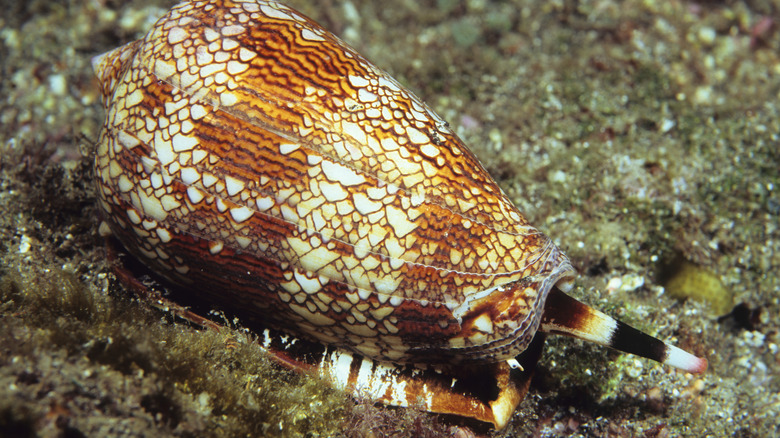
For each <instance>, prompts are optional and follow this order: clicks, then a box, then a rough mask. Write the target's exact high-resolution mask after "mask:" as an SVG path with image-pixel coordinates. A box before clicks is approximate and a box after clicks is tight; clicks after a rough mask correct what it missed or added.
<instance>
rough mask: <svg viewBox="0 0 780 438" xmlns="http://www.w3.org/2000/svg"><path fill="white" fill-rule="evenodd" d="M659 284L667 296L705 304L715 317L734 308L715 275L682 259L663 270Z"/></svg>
mask: <svg viewBox="0 0 780 438" xmlns="http://www.w3.org/2000/svg"><path fill="white" fill-rule="evenodd" d="M661 283H662V284H663V286H664V288H665V289H666V292H668V293H669V295H671V296H673V297H675V298H677V299H680V300H684V299H688V298H691V299H693V300H696V301H702V302H704V303H707V305H708V306H709V308H710V310H711V311H712V313H714V314H716V315H725V314H726V313H728V312H729V311H731V308H732V307H733V306H734V297H733V294H732V292H731V291H730V290H729V289H727V288H726V287H725V286H724V285H723V283H722V282H721V281H720V279H719V278H718V277H717V276H716V275H715V274H713V273H712V272H710V271H709V270H708V269H706V268H703V267H701V266H699V265H697V264H695V263H692V262H689V261H688V260H685V259H682V258H677V259H676V260H675V261H674V262H672V263H670V264H669V265H668V266H667V267H666V268H665V269H664V273H663V274H662V279H661Z"/></svg>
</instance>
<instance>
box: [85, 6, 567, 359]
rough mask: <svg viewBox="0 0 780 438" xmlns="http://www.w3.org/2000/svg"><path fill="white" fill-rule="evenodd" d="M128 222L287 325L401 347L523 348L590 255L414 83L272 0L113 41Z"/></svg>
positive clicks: (425, 350)
mask: <svg viewBox="0 0 780 438" xmlns="http://www.w3.org/2000/svg"><path fill="white" fill-rule="evenodd" d="M93 63H94V66H95V70H96V72H97V74H98V77H99V78H100V81H101V85H102V89H103V93H104V96H105V104H106V108H107V115H106V122H105V129H104V130H103V132H102V134H101V137H100V140H99V144H98V146H97V155H96V160H95V169H96V179H97V185H98V193H99V201H100V205H101V207H102V209H103V211H104V213H105V215H106V219H107V221H108V222H109V225H110V226H111V229H112V231H113V232H114V234H116V235H117V237H118V238H119V239H120V240H121V241H122V243H123V244H124V245H125V246H126V247H127V248H128V249H129V250H130V251H131V252H132V253H133V254H134V255H136V256H137V257H139V258H140V259H141V260H143V261H144V262H145V263H146V264H148V265H149V266H150V267H151V268H152V269H154V270H156V271H157V272H159V273H160V274H162V275H164V276H166V277H168V278H170V279H171V280H173V281H175V282H177V283H180V284H183V285H187V287H188V288H189V289H190V290H192V291H194V292H197V293H198V294H200V295H201V296H202V297H205V298H206V299H209V300H212V301H213V302H215V303H216V304H219V305H220V306H222V307H227V308H229V309H233V310H237V311H239V312H241V313H242V314H244V315H246V316H248V317H250V318H253V319H259V320H262V321H263V322H264V323H266V324H269V325H272V326H274V327H278V328H282V329H284V330H287V331H290V332H292V333H295V334H299V335H303V336H306V337H308V338H313V339H316V340H318V341H321V342H325V343H328V344H333V345H336V346H341V347H346V348H349V349H352V350H354V351H356V352H359V353H362V354H364V355H366V356H368V357H370V358H374V359H381V360H390V361H395V362H410V361H414V362H420V361H422V362H453V361H454V362H459V361H499V360H505V359H509V358H512V357H514V356H515V355H517V354H518V353H520V352H521V351H523V350H524V349H525V348H526V346H527V344H528V342H530V339H531V338H532V337H533V335H534V333H535V332H536V329H537V327H538V324H539V318H540V314H541V308H542V306H543V305H544V300H545V297H546V294H547V291H548V290H549V289H550V287H551V286H552V285H553V284H555V283H556V282H558V281H559V280H561V279H564V278H565V279H568V278H570V277H571V276H572V275H573V272H572V268H571V266H570V264H569V262H568V261H567V260H566V258H565V256H563V255H562V254H561V253H560V251H559V250H558V249H557V248H556V247H555V246H554V245H553V244H552V243H551V242H550V240H549V239H548V238H547V237H546V236H544V235H543V234H541V233H540V232H539V231H537V230H536V229H535V228H533V227H532V226H531V225H529V224H528V222H527V221H526V219H525V218H524V217H523V215H522V214H521V213H520V212H519V211H518V210H517V209H516V208H515V207H514V206H513V205H512V203H511V202H510V201H509V200H508V199H507V198H506V196H505V195H504V194H503V193H502V191H501V190H500V189H499V188H498V186H497V185H496V184H495V182H494V181H493V180H492V179H491V178H490V176H489V175H488V173H487V172H486V171H485V169H484V168H483V167H482V166H481V165H480V163H479V162H478V161H477V159H476V158H475V157H474V155H473V154H472V153H471V152H470V151H469V150H468V149H467V148H466V146H465V145H464V144H463V143H462V142H461V141H460V139H458V138H457V136H455V134H454V133H453V132H452V131H451V130H450V129H449V128H448V125H447V124H446V123H445V122H444V121H443V120H441V119H440V118H439V117H438V116H437V115H436V114H434V113H433V111H431V110H430V109H429V108H428V107H427V106H425V104H423V103H422V102H421V101H420V100H419V99H418V98H417V97H416V96H414V95H413V94H412V93H411V92H409V91H408V90H406V89H404V88H403V87H402V86H400V85H399V84H398V82H396V81H395V80H394V79H393V78H391V77H389V76H388V75H387V74H385V73H384V72H382V71H380V70H378V69H377V68H376V67H374V66H373V65H371V64H370V63H369V62H368V61H366V60H365V59H364V58H363V57H362V56H360V55H359V54H357V53H356V52H355V51H353V50H352V49H351V48H349V47H348V46H347V45H345V44H344V43H343V42H342V41H341V40H339V39H338V38H337V37H335V36H334V35H332V34H330V33H329V32H327V31H325V30H323V29H322V28H321V27H320V26H318V25H317V24H316V23H314V22H312V21H311V20H309V19H308V18H306V17H304V16H303V15H301V14H300V13H298V12H296V11H294V10H292V9H290V8H288V7H286V6H284V5H282V4H281V3H277V2H272V1H244V2H241V1H223V0H211V1H200V2H198V1H191V2H184V3H181V4H179V5H178V6H176V7H174V8H173V9H172V10H171V11H170V12H169V13H168V14H167V15H165V16H164V17H163V18H161V19H160V20H159V21H158V22H157V23H156V24H155V25H154V27H153V28H152V30H151V31H149V33H148V34H147V35H146V36H145V37H144V38H143V39H142V40H139V41H135V42H132V43H130V44H127V45H125V46H123V47H120V48H118V49H115V50H113V51H111V52H108V53H106V54H104V55H102V56H99V57H97V58H95V59H94V60H93Z"/></svg>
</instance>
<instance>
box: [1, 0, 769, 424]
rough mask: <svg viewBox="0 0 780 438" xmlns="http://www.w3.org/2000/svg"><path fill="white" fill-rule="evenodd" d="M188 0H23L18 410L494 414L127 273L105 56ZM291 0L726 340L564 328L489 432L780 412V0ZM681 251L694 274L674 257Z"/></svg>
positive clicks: (8, 362) (598, 248)
mask: <svg viewBox="0 0 780 438" xmlns="http://www.w3.org/2000/svg"><path fill="white" fill-rule="evenodd" d="M172 4H173V3H172V2H168V1H154V0H139V1H129V2H123V1H114V0H90V1H71V2H49V1H30V2H27V3H26V4H25V3H24V2H16V1H11V0H3V1H2V2H0V7H2V10H3V13H2V14H0V42H1V43H0V59H1V60H2V75H0V99H1V100H0V212H2V214H0V276H1V277H0V278H2V280H0V299H1V300H2V302H1V303H0V315H1V316H0V436H36V435H38V436H64V437H78V436H247V435H255V436H259V435H264V434H267V435H279V436H331V435H334V434H335V435H338V434H343V435H348V436H374V437H381V436H411V435H426V436H452V435H457V434H459V435H457V436H470V435H469V434H470V433H471V432H472V431H470V430H467V429H464V428H460V429H458V428H455V427H453V426H452V425H451V424H448V423H442V422H441V421H440V419H438V418H437V417H435V416H428V415H425V414H421V413H419V412H416V411H413V410H390V409H384V408H378V407H373V406H371V405H370V404H368V403H358V404H355V403H354V402H352V401H351V399H348V398H346V397H345V396H343V395H341V394H340V393H338V392H335V391H332V390H330V389H328V388H327V386H323V385H322V384H321V382H318V381H317V380H315V379H311V378H305V377H299V376H292V375H289V374H287V373H284V372H281V371H279V370H276V369H274V368H272V367H270V366H268V365H267V364H266V363H265V362H264V360H263V359H262V358H258V357H259V353H258V352H257V351H256V348H255V346H253V344H252V343H251V342H248V340H249V339H251V335H249V334H246V333H244V332H241V331H235V332H221V333H219V334H215V333H213V332H210V331H203V330H195V329H194V328H193V327H190V326H188V325H186V324H182V323H180V322H177V323H171V322H170V318H167V317H165V316H164V315H163V314H161V313H159V312H158V311H156V310H153V309H150V308H148V306H146V305H145V304H142V303H139V302H138V301H137V300H132V299H129V298H127V296H128V294H129V292H126V291H125V290H124V289H123V288H122V287H121V285H119V284H118V282H117V281H116V280H115V279H114V277H113V275H112V274H111V272H110V269H109V267H108V264H107V262H106V260H105V252H104V247H103V244H102V239H101V238H100V237H99V236H98V233H97V225H98V215H97V210H96V208H95V207H94V203H93V201H94V191H93V189H92V184H91V182H90V175H91V174H90V172H91V170H90V169H91V161H90V160H91V154H92V151H91V149H92V148H93V144H94V142H95V141H96V139H97V137H98V132H99V127H100V125H101V123H102V117H103V114H104V113H103V109H102V107H101V104H100V101H99V98H98V90H97V84H96V82H95V81H94V79H93V76H92V73H91V69H90V63H89V60H90V58H91V57H92V56H94V55H96V54H98V53H102V52H104V51H106V50H109V49H111V48H113V47H116V46H118V45H120V44H123V43H125V42H128V41H131V40H133V39H135V38H138V37H140V36H141V35H143V33H144V32H145V30H146V29H148V27H149V26H150V25H151V23H153V21H154V20H156V18H157V17H159V16H160V15H162V14H163V13H164V11H165V10H166V9H167V8H168V7H170V6H171V5H172ZM288 4H291V5H292V6H294V7H297V8H299V9H300V10H302V11H304V12H305V13H306V14H308V15H310V16H312V17H313V18H314V19H315V20H317V21H319V22H320V23H322V24H323V25H324V26H325V27H326V28H328V29H330V30H332V31H334V32H335V33H337V34H338V35H340V36H341V37H342V38H344V39H345V40H346V41H347V42H349V43H350V44H351V45H353V46H354V47H355V48H356V49H357V50H358V51H360V52H361V53H363V54H364V55H365V56H366V57H368V58H369V59H371V60H372V61H374V62H375V63H376V64H377V65H378V66H379V67H381V68H383V69H385V70H387V71H388V72H390V73H391V74H392V75H393V76H394V77H396V78H397V79H398V80H400V82H401V83H403V84H404V85H406V86H407V87H408V88H410V89H411V90H413V91H414V92H415V93H417V94H418V95H419V96H420V97H421V98H422V99H423V100H425V101H426V102H427V103H428V104H429V105H430V106H431V107H432V108H434V109H435V110H436V111H437V112H438V113H439V114H441V115H442V116H443V117H444V118H445V119H447V120H448V121H449V122H450V123H451V125H452V126H453V127H454V129H456V131H457V132H458V133H459V135H460V136H461V137H462V138H463V139H464V141H465V142H466V143H467V144H468V145H470V147H471V148H472V149H473V151H474V152H475V153H476V154H477V155H478V156H479V157H480V159H481V160H482V162H483V163H484V165H485V166H486V168H487V169H488V170H490V172H491V173H492V175H493V176H494V177H495V179H496V180H497V182H498V183H499V185H500V186H501V187H502V188H503V189H504V190H505V191H506V193H507V194H508V195H509V197H510V198H511V199H513V200H514V202H515V203H516V205H517V206H518V207H519V208H520V210H521V211H523V212H524V213H525V214H526V215H527V216H528V218H529V220H530V221H531V222H532V223H533V224H535V225H537V226H538V227H539V228H541V229H542V230H544V231H545V232H546V233H547V234H548V235H550V236H552V237H553V239H554V240H555V242H556V243H558V244H559V245H560V246H561V247H562V248H563V250H564V251H565V252H566V253H567V254H568V255H569V257H570V258H571V259H572V261H573V263H574V265H575V266H576V267H577V269H578V270H579V271H580V272H581V273H582V276H581V277H580V278H579V279H578V282H577V289H576V290H575V292H574V294H575V295H576V296H578V297H579V298H581V299H582V300H584V301H586V302H588V303H590V304H592V305H594V307H597V308H600V309H602V310H604V311H606V312H607V313H609V314H611V315H614V316H617V317H618V318H620V319H622V320H624V321H626V322H629V323H631V324H633V325H635V326H637V327H639V328H641V329H643V330H646V331H648V332H650V333H651V334H653V335H655V336H658V337H660V338H662V339H665V340H669V341H670V342H674V343H676V344H678V345H680V346H682V347H684V348H686V349H689V350H691V351H694V352H696V353H697V354H701V355H704V356H706V357H707V359H708V360H709V364H710V367H709V370H708V371H707V373H706V374H704V375H702V376H691V375H686V374H685V373H682V372H679V371H675V370H673V369H670V368H667V367H663V366H660V365H658V364H655V363H651V362H650V361H647V360H642V359H637V358H634V357H630V356H626V355H620V354H615V353H611V352H607V351H604V350H603V349H601V348H599V347H596V346H591V345H586V344H583V343H582V342H577V341H572V340H570V339H551V340H550V341H548V346H547V349H546V351H545V353H544V355H543V357H542V360H541V362H540V364H539V369H538V373H537V378H536V379H535V381H534V383H533V385H532V388H531V391H530V393H529V395H528V397H527V398H526V399H525V400H524V401H523V402H522V404H521V405H520V407H519V409H518V410H517V412H516V413H515V416H514V417H513V419H512V421H511V423H510V424H509V426H508V427H507V428H506V429H505V430H504V431H501V432H491V431H489V430H488V431H485V430H482V431H477V432H478V433H488V434H493V435H495V436H643V437H667V436H668V437H674V436H692V437H702V436H714V437H721V436H739V437H769V436H777V435H778V434H780V351H779V350H778V344H780V331H779V327H780V317H778V315H780V298H778V295H780V280H779V279H778V276H777V273H778V270H779V269H778V268H780V224H779V222H780V170H779V169H780V144H778V133H780V109H779V108H778V104H779V102H780V58H779V57H778V55H779V54H780V21H779V20H780V3H778V2H769V1H766V2H761V1H754V2H736V1H728V2H716V1H706V2H699V3H696V2H679V1H668V2H667V1H659V2H653V1H634V0H631V1H626V2H615V1H587V2H575V1H539V2H530V1H529V2H523V1H500V2H499V1H496V2H491V1H486V0H471V1H467V2H458V1H455V0H438V1H422V2H418V1H412V0H404V1H394V2H381V3H380V2H373V1H369V0H354V1H346V2H345V1H342V0H329V1H322V2H316V1H306V0H295V1H289V2H288ZM681 260H686V261H687V262H686V263H693V264H695V265H696V266H697V268H696V269H695V271H694V272H695V275H693V276H690V277H689V278H686V280H687V281H688V283H689V284H691V286H690V287H689V290H691V291H693V293H692V295H696V296H693V297H689V298H688V299H682V298H676V297H672V296H670V293H669V291H668V290H665V289H664V288H663V287H662V286H661V281H662V277H661V276H660V275H659V272H660V271H661V270H662V266H663V265H665V264H671V265H679V264H680V263H683V262H681ZM708 278H709V280H708ZM712 278H715V279H719V281H720V283H721V284H722V287H721V286H719V284H718V282H717V281H714V282H713V280H712ZM735 305H740V306H739V309H741V311H740V312H736V313H735V314H733V315H732V316H728V317H724V318H719V317H720V316H722V315H723V314H724V313H729V312H730V311H731V309H732V307H734V306H735Z"/></svg>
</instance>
